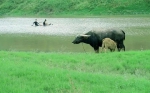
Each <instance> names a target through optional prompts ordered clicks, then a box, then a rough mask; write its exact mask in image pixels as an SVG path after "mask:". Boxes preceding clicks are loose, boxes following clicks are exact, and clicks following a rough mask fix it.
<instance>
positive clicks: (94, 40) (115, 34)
mask: <svg viewBox="0 0 150 93" xmlns="http://www.w3.org/2000/svg"><path fill="white" fill-rule="evenodd" d="M104 38H110V39H112V40H114V41H115V42H116V43H117V48H118V51H120V50H121V49H123V50H124V51H125V46H124V44H123V41H124V40H125V32H124V31H123V30H120V29H105V30H91V31H89V32H87V33H86V34H84V35H78V36H77V37H76V38H75V40H74V41H73V42H72V43H74V44H79V43H80V42H83V43H86V44H90V45H91V46H92V47H93V48H94V50H95V52H96V53H98V52H99V47H101V46H102V40H103V39H104Z"/></svg>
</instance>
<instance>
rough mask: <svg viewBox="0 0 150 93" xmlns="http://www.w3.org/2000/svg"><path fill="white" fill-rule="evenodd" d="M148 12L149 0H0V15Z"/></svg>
mask: <svg viewBox="0 0 150 93" xmlns="http://www.w3.org/2000/svg"><path fill="white" fill-rule="evenodd" d="M137 14H150V1H149V0H38V1H37V0H1V1H0V16H25V17H26V16H30V17H31V16H34V17H35V16H38V17H41V16H46V17H54V16H61V17H63V16H66V17H70V16H73V17H74V16H100V15H137Z"/></svg>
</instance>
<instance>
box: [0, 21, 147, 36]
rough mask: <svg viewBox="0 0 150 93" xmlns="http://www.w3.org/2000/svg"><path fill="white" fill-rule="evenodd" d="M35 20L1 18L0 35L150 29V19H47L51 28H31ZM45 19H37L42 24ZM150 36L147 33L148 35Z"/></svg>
mask: <svg viewBox="0 0 150 93" xmlns="http://www.w3.org/2000/svg"><path fill="white" fill-rule="evenodd" d="M34 20H35V18H0V33H29V34H46V35H77V34H82V33H85V32H87V31H90V30H92V29H100V28H120V29H125V30H126V29H127V30H126V32H127V34H134V33H136V32H133V31H130V30H131V29H130V28H135V27H140V28H142V27H150V18H47V22H48V23H52V24H53V25H50V26H46V27H44V26H38V27H35V26H31V25H32V24H33V22H34ZM44 20H45V18H37V21H38V22H40V24H41V25H42V22H43V21H44ZM141 33H144V32H141ZM147 33H148V34H150V33H149V32H146V34H147Z"/></svg>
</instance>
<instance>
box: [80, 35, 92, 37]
mask: <svg viewBox="0 0 150 93" xmlns="http://www.w3.org/2000/svg"><path fill="white" fill-rule="evenodd" d="M80 36H83V37H90V36H91V35H80Z"/></svg>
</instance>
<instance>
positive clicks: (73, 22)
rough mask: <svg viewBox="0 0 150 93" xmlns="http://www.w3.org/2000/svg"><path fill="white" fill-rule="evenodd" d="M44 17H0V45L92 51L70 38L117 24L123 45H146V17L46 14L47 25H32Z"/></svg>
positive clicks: (149, 33)
mask: <svg viewBox="0 0 150 93" xmlns="http://www.w3.org/2000/svg"><path fill="white" fill-rule="evenodd" d="M35 19H37V21H38V22H39V23H40V24H42V23H43V21H44V20H45V18H0V43H1V44H0V49H1V50H16V51H44V52H56V51H57V52H84V51H83V47H84V48H85V50H86V51H87V52H94V51H93V48H91V47H90V46H89V45H87V44H83V46H82V44H79V45H74V44H72V43H71V42H72V41H73V39H74V38H75V36H76V35H78V34H84V33H86V32H88V31H90V30H92V29H102V28H119V29H123V30H124V31H125V33H126V40H125V46H126V49H127V51H129V50H147V49H150V44H149V40H150V18H148V17H135V18H134V17H118V18H117V17H114V18H108V17H107V18H46V20H47V22H48V23H52V24H53V25H50V26H45V27H44V26H37V27H35V26H32V24H33V22H34V21H35Z"/></svg>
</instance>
